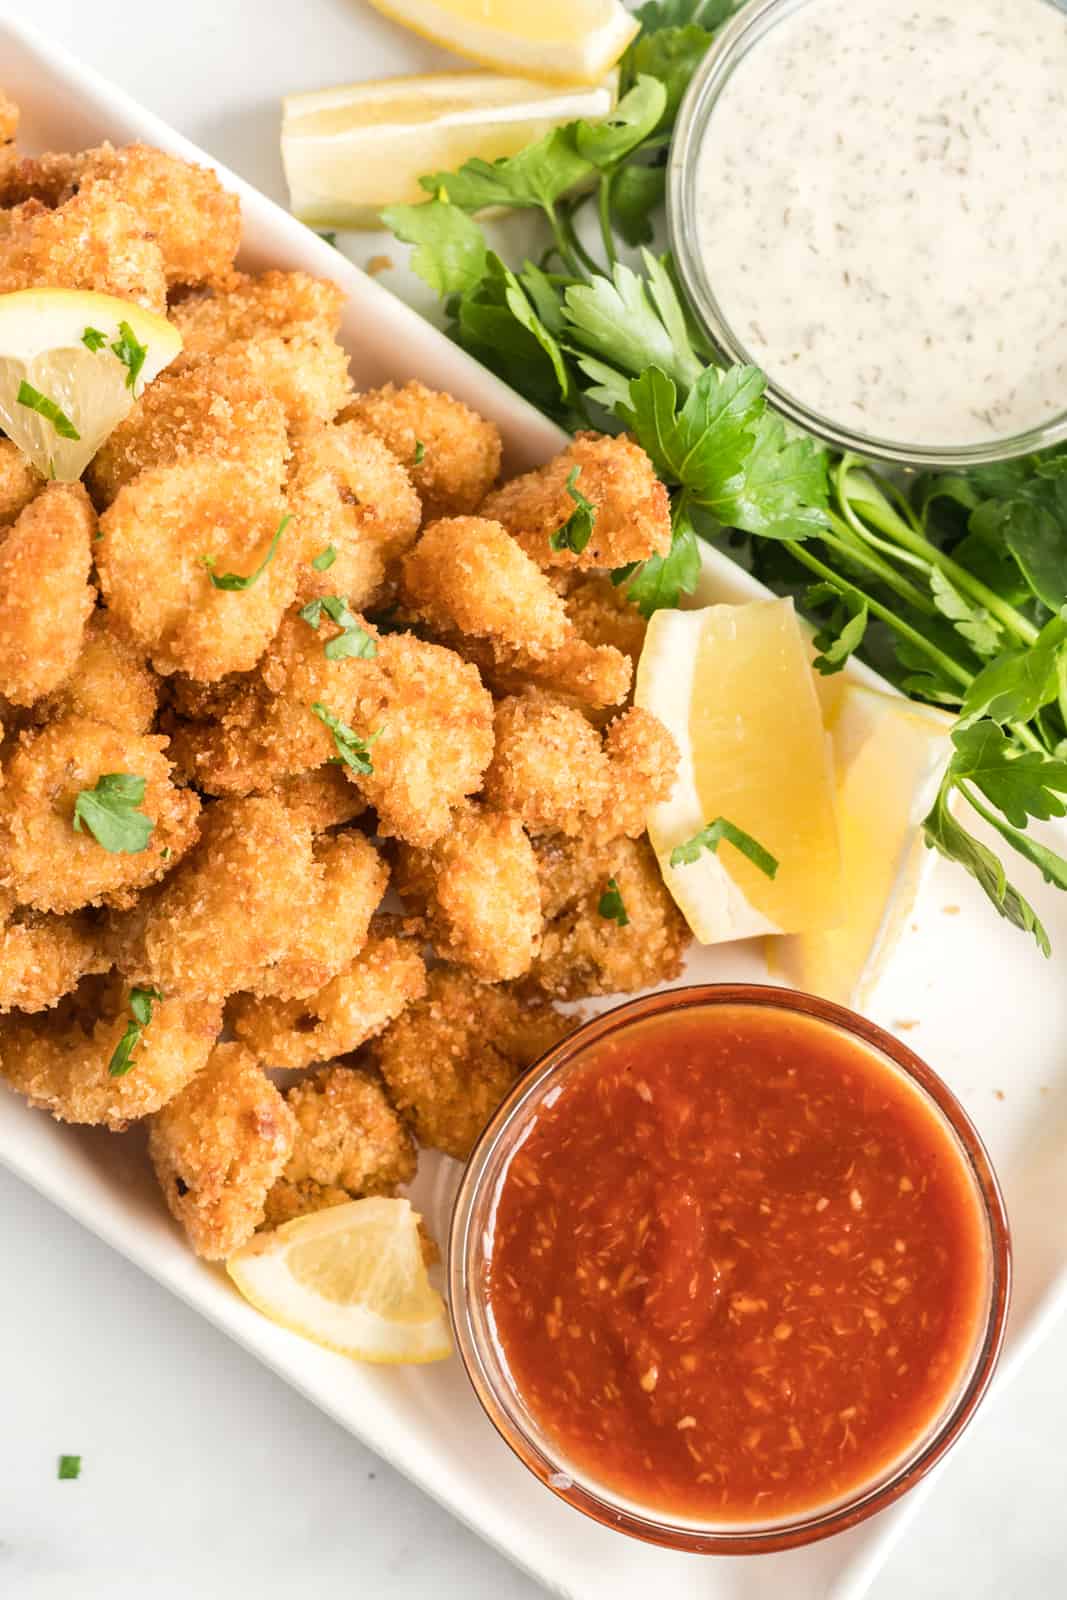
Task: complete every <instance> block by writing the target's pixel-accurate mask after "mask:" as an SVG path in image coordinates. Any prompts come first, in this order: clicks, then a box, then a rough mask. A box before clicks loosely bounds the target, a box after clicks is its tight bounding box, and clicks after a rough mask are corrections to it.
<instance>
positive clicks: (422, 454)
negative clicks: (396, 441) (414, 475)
mask: <svg viewBox="0 0 1067 1600" xmlns="http://www.w3.org/2000/svg"><path fill="white" fill-rule="evenodd" d="M425 460H426V446H425V445H424V444H423V442H422V440H421V439H416V440H415V459H414V460H413V461H412V463H411V464H412V466H413V467H421V466H422V463H423V462H424V461H425Z"/></svg>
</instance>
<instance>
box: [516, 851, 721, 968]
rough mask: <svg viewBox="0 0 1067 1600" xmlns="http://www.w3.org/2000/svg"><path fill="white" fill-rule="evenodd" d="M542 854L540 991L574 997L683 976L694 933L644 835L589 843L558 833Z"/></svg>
mask: <svg viewBox="0 0 1067 1600" xmlns="http://www.w3.org/2000/svg"><path fill="white" fill-rule="evenodd" d="M537 854H538V861H539V865H540V874H541V898H542V907H543V911H544V917H545V925H544V931H543V933H542V936H541V951H540V954H539V956H538V958H537V960H536V961H535V963H534V966H533V969H532V972H531V979H532V981H533V982H534V983H536V984H537V985H538V987H539V988H541V989H544V990H545V991H546V992H547V993H548V994H552V995H555V996H556V997H557V998H558V999H560V1000H576V999H579V998H581V997H582V996H584V995H595V994H629V993H630V992H631V991H633V990H634V989H644V988H650V987H652V986H653V985H655V984H659V983H670V982H671V981H673V979H675V978H677V977H678V975H679V973H680V972H681V970H682V960H683V957H684V955H685V951H686V948H687V946H688V945H689V942H690V939H691V935H690V932H689V929H688V928H687V926H686V923H685V919H684V918H683V917H682V914H681V912H680V911H679V910H678V908H677V906H676V905H675V904H674V901H673V900H672V899H671V897H670V895H669V894H668V892H667V889H666V888H665V886H664V883H663V879H662V877H661V876H660V871H659V867H658V865H657V862H656V857H655V855H654V854H653V851H652V849H651V846H650V845H649V843H648V841H647V840H646V839H626V838H622V839H613V840H611V841H610V842H608V843H607V844H601V845H595V846H590V844H589V843H588V841H587V840H585V839H561V838H559V837H556V838H552V839H543V840H541V841H540V842H539V844H538V846H537ZM612 891H614V893H612ZM605 895H607V896H608V899H607V901H606V902H605V899H604V897H605ZM618 902H621V910H620V909H619V905H618ZM602 907H603V909H602ZM623 919H625V920H623Z"/></svg>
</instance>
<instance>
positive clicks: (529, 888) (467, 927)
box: [396, 803, 541, 982]
mask: <svg viewBox="0 0 1067 1600" xmlns="http://www.w3.org/2000/svg"><path fill="white" fill-rule="evenodd" d="M396 887H397V890H398V892H399V893H400V895H401V896H402V897H403V899H404V901H405V902H406V903H407V902H414V905H415V906H416V907H417V908H418V909H419V910H420V911H421V912H422V913H423V914H424V916H425V919H426V930H427V936H428V938H429V940H430V943H431V944H432V945H433V947H434V950H435V952H436V953H437V955H439V956H441V957H443V959H444V960H446V961H451V962H455V963H456V964H458V965H462V966H465V967H469V969H470V971H471V972H472V973H473V974H474V975H475V977H478V978H484V979H486V980H487V981H489V982H496V981H498V980H502V979H507V978H518V977H521V975H522V974H523V973H524V972H526V971H527V970H528V968H529V966H530V963H531V962H532V960H533V957H534V953H535V951H536V949H537V945H538V940H539V935H540V931H541V902H540V894H539V890H538V881H537V858H536V856H535V855H534V851H533V847H532V845H531V844H530V841H529V839H527V837H526V834H525V833H524V832H523V827H522V823H521V822H520V821H519V820H518V818H517V817H509V816H504V815H503V814H502V813H501V812H495V811H486V810H484V809H483V808H482V807H480V806H477V805H471V804H470V803H467V804H465V805H462V806H457V807H456V809H455V811H454V812H453V813H452V820H451V822H450V824H449V827H448V829H447V831H446V832H445V833H444V834H442V836H441V838H440V839H438V840H437V842H436V843H435V844H433V845H431V846H430V847H429V849H427V850H418V849H415V848H414V847H413V846H411V845H403V846H401V849H400V852H399V861H398V867H397V881H396Z"/></svg>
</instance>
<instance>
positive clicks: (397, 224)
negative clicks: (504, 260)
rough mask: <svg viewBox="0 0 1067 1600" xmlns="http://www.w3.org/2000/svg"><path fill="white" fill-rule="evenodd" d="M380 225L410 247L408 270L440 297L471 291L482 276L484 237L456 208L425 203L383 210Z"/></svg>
mask: <svg viewBox="0 0 1067 1600" xmlns="http://www.w3.org/2000/svg"><path fill="white" fill-rule="evenodd" d="M382 221H383V222H384V223H385V226H386V227H387V228H391V229H392V231H393V233H395V234H396V236H397V238H398V239H400V240H402V241H403V243H404V244H411V245H414V246H415V248H414V250H413V251H412V255H411V263H410V264H411V270H412V271H413V272H416V273H418V275H419V277H420V278H421V279H422V280H423V282H424V283H428V284H429V285H430V288H431V289H432V290H433V291H434V293H435V294H439V295H441V296H444V295H449V294H459V293H462V291H463V290H464V289H473V288H474V287H475V285H476V284H478V283H480V282H481V280H482V278H483V276H484V274H485V258H486V255H487V253H488V252H487V249H486V243H485V235H484V234H483V233H482V230H481V228H479V226H478V224H477V223H476V222H474V221H472V220H471V218H470V217H469V216H468V215H467V213H466V212H465V211H464V210H462V208H461V207H460V206H458V205H452V204H450V203H449V201H448V200H425V201H423V203H422V204H421V205H414V206H386V208H385V210H384V211H383V212H382Z"/></svg>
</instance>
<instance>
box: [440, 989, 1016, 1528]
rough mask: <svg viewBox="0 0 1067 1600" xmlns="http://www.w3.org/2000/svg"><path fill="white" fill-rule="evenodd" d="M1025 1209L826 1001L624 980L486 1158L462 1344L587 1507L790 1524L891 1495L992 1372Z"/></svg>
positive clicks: (470, 1224)
mask: <svg viewBox="0 0 1067 1600" xmlns="http://www.w3.org/2000/svg"><path fill="white" fill-rule="evenodd" d="M1009 1270H1010V1269H1009V1248H1008V1234H1007V1224H1006V1219H1005V1216H1004V1210H1003V1205H1002V1202H1001V1198H1000V1194H999V1191H998V1189H997V1185H996V1180H995V1178H994V1176H993V1173H992V1170H991V1168H990V1166H989V1163H988V1160H987V1158H986V1156H985V1152H984V1150H983V1149H982V1146H981V1143H980V1141H979V1139H978V1136H977V1134H976V1133H975V1131H974V1129H973V1127H972V1126H971V1124H970V1123H969V1122H968V1120H967V1118H966V1115H965V1114H964V1112H963V1111H962V1109H961V1107H960V1106H959V1105H958V1104H957V1102H956V1101H955V1100H954V1099H953V1097H952V1096H951V1094H950V1093H949V1091H948V1090H947V1089H946V1087H945V1086H944V1085H943V1084H942V1083H941V1082H940V1081H939V1080H938V1079H937V1078H936V1077H935V1075H934V1074H933V1073H932V1072H930V1070H929V1069H928V1068H926V1067H925V1066H923V1064H922V1063H921V1062H919V1061H918V1060H917V1058H916V1057H914V1056H913V1055H911V1053H910V1052H909V1051H907V1050H906V1049H905V1048H904V1047H903V1046H901V1045H900V1044H899V1043H898V1042H897V1041H896V1040H893V1039H890V1038H888V1037H887V1036H885V1035H883V1034H881V1033H880V1031H879V1030H878V1029H876V1028H874V1027H873V1025H871V1024H869V1023H866V1022H864V1021H862V1020H861V1019H860V1018H858V1017H854V1016H853V1015H852V1014H851V1013H849V1012H846V1011H843V1010H842V1009H841V1008H839V1007H835V1006H832V1005H829V1004H828V1003H826V1002H823V1001H819V1000H815V999H813V998H811V997H809V996H805V995H795V994H792V993H791V992H789V991H784V990H777V989H765V988H756V987H754V986H747V985H746V986H714V987H709V988H698V989H683V990H676V991H671V992H668V993H666V994H661V995H656V996H652V997H651V998H649V999H646V1000H639V1001H636V1002H633V1003H632V1004H630V1005H627V1006H622V1007H620V1008H618V1009H617V1010H615V1011H613V1012H609V1013H608V1014H607V1015H605V1016H603V1017H601V1018H598V1019H597V1020H596V1021H594V1022H593V1023H590V1024H587V1025H586V1027H585V1028H583V1029H581V1030H580V1031H579V1032H578V1033H577V1034H575V1035H573V1036H572V1037H571V1038H569V1039H568V1040H566V1041H565V1042H564V1043H563V1044H562V1045H560V1046H559V1047H558V1048H557V1049H556V1050H555V1051H553V1052H552V1053H551V1054H550V1055H549V1056H548V1057H547V1058H546V1059H545V1061H544V1062H543V1063H542V1064H541V1065H540V1066H539V1067H537V1068H536V1069H534V1071H533V1072H532V1073H531V1074H530V1075H529V1076H528V1077H527V1078H525V1079H523V1080H522V1081H521V1083H520V1084H519V1085H518V1086H517V1087H516V1089H515V1090H514V1091H513V1092H512V1095H511V1096H510V1097H509V1099H508V1100H507V1101H506V1102H505V1104H504V1106H503V1107H502V1108H501V1109H500V1111H499V1112H498V1113H497V1115H496V1117H495V1118H494V1120H493V1122H492V1123H491V1124H490V1126H489V1128H488V1129H487V1131H486V1133H485V1135H484V1136H483V1139H482V1141H481V1142H480V1144H479V1146H478V1147H477V1149H476V1151H475V1154H474V1156H473V1157H472V1161H471V1164H470V1166H469V1168H468V1170H467V1173H466V1176H465V1178H464V1181H463V1184H462V1187H461V1190H460V1195H459V1199H458V1201H457V1207H456V1214H455V1219H454V1223H453V1232H452V1240H451V1250H450V1277H451V1299H452V1312H453V1319H454V1322H455V1326H456V1334H457V1342H458V1345H459V1349H460V1353H461V1355H462V1357H463V1360H464V1362H465V1364H466V1366H467V1370H468V1373H469V1375H470V1377H471V1379H472V1381H473V1383H474V1387H475V1389H476V1392H477V1393H478V1396H479V1398H480V1399H481V1401H482V1404H483V1405H484V1406H485V1408H486V1410H487V1412H488V1414H489V1416H490V1418H491V1420H492V1421H493V1422H494V1423H495V1424H496V1426H497V1428H498V1429H499V1431H500V1432H501V1433H502V1434H503V1436H504V1438H505V1439H506V1440H507V1442H508V1443H509V1444H510V1445H511V1446H512V1448H513V1449H515V1451H516V1452H517V1453H518V1455H519V1456H520V1457H521V1458H522V1460H523V1461H524V1462H525V1463H526V1465H527V1466H529V1467H530V1468H531V1469H532V1470H533V1471H534V1472H535V1473H536V1474H537V1475H538V1476H539V1477H540V1478H541V1479H542V1480H543V1481H544V1482H546V1483H547V1484H548V1485H549V1486H550V1487H552V1488H554V1489H555V1490H556V1492H557V1493H558V1494H560V1495H562V1497H563V1498H564V1499H566V1500H568V1501H570V1502H571V1503H572V1504H574V1505H576V1506H577V1507H578V1508H579V1509H581V1510H583V1511H585V1512H587V1513H588V1514H590V1515H591V1516H594V1517H596V1518H597V1519H598V1520H600V1521H602V1522H606V1523H609V1524H611V1525H614V1526H618V1527H621V1528H622V1529H624V1530H625V1531H627V1532H630V1533H633V1534H636V1535H638V1536H639V1537H642V1538H645V1539H649V1540H652V1541H653V1542H658V1543H662V1544H668V1545H673V1546H674V1547H676V1548H680V1549H689V1550H709V1551H730V1552H737V1551H743V1552H748V1551H755V1550H766V1549H776V1548H784V1547H786V1546H789V1545H792V1544H800V1543H804V1542H807V1541H808V1540H811V1539H815V1538H819V1537H823V1536H825V1535H826V1534H828V1533H832V1532H835V1531H837V1530H838V1529H840V1528H842V1527H847V1526H850V1525H851V1524H852V1523H854V1522H856V1521H858V1520H861V1519H862V1518H863V1517H864V1516H867V1515H869V1514H870V1513H871V1512H872V1511H875V1510H877V1509H879V1508H880V1507H881V1506H882V1505H885V1504H887V1503H889V1501H890V1500H892V1499H895V1498H896V1496H897V1495H899V1494H900V1493H902V1492H903V1491H904V1490H905V1489H906V1488H907V1487H908V1486H909V1485H910V1484H911V1483H913V1482H915V1481H916V1480H917V1479H918V1477H920V1476H922V1474H923V1473H924V1472H925V1471H926V1470H928V1468H929V1467H930V1466H931V1465H932V1464H933V1463H934V1461H936V1460H937V1459H938V1458H939V1457H940V1456H941V1455H942V1454H943V1453H944V1451H945V1450H946V1449H947V1448H948V1446H949V1445H950V1444H951V1442H952V1440H953V1439H954V1438H955V1437H956V1435H957V1434H958V1433H959V1431H960V1429H961V1428H962V1427H963V1425H964V1424H965V1422H966V1421H967V1419H968V1417H969V1416H970V1414H971V1413H972V1411H973V1410H974V1407H975V1406H976V1405H977V1403H978V1400H979V1399H980V1397H981V1395H982V1393H983V1392H984V1390H985V1388H986V1386H987V1384H988V1382H989V1378H990V1376H991V1374H992V1370H993V1366H994V1363H995V1360H996V1356H997V1352H998V1350H999V1346H1000V1342H1001V1338H1002V1334H1003V1329H1004V1321H1005V1317H1006V1311H1007V1302H1008V1285H1009Z"/></svg>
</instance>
